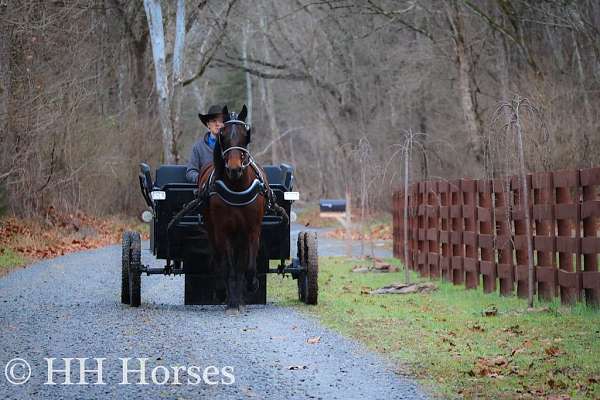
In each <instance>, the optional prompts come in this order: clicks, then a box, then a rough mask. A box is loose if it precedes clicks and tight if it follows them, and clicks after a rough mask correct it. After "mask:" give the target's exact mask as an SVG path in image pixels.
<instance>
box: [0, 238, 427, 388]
mask: <svg viewBox="0 0 600 400" xmlns="http://www.w3.org/2000/svg"><path fill="white" fill-rule="evenodd" d="M144 247H147V244H146V245H145V246H144ZM119 260H120V247H119V246H111V247H106V248H103V249H98V250H93V251H87V252H82V253H75V254H70V255H67V256H63V257H59V258H56V259H52V260H48V261H44V262H39V263H36V264H34V265H31V266H29V267H28V268H25V269H19V270H17V271H14V272H13V273H11V274H9V275H8V276H5V277H4V278H1V279H0V307H1V308H0V343H1V344H2V346H1V348H0V398H2V399H12V398H15V399H16V398H18V399H25V398H27V399H30V398H34V399H36V398H61V399H75V398H77V399H83V398H88V399H91V398H94V399H99V398H132V399H133V398H144V399H154V398H160V399H170V398H177V399H188V398H189V399H198V398H215V399H246V398H248V399H305V398H323V399H404V398H407V399H408V398H410V399H415V398H418V399H421V398H425V395H424V394H423V392H422V391H421V390H420V389H419V388H418V386H417V385H416V384H415V383H414V382H412V381H410V380H408V379H406V378H404V377H401V376H399V375H397V374H395V373H394V372H393V366H392V365H390V364H388V363H387V362H386V361H385V360H383V359H382V358H380V357H379V356H377V355H374V354H372V353H369V352H368V351H366V350H365V349H364V348H362V347H361V346H360V345H359V344H357V343H355V342H353V341H351V340H348V339H346V338H343V337H341V336H340V335H338V334H337V333H335V332H332V331H331V330H328V329H326V328H324V327H322V326H320V325H319V324H318V323H317V322H316V321H315V320H314V319H312V318H311V317H308V316H306V315H303V314H302V313H299V312H296V311H294V310H290V309H287V308H283V307H279V306H276V305H273V304H268V305H266V306H249V307H248V310H247V313H246V314H242V315H239V316H226V315H225V313H224V308H223V307H221V306H184V305H183V278H182V277H176V278H172V277H162V276H152V277H143V278H142V306H141V307H140V308H139V309H132V308H129V307H128V306H123V305H121V304H120V302H119V289H120V265H119ZM142 260H143V262H145V263H150V262H151V261H152V260H153V258H152V257H151V255H150V254H149V252H148V251H143V254H142ZM154 264H156V265H157V266H158V263H156V262H154ZM317 336H319V337H320V340H319V342H318V343H314V344H311V343H307V339H309V338H314V337H317ZM15 357H20V358H22V359H24V360H25V361H27V362H28V364H29V365H30V369H31V377H30V379H29V380H28V381H27V382H25V383H24V384H21V385H14V384H11V383H10V382H9V380H8V378H9V377H10V378H11V379H12V380H13V381H14V380H16V379H17V378H19V377H22V376H23V375H24V374H25V375H26V372H27V369H26V368H25V367H23V365H16V366H15V365H14V364H10V365H9V364H8V363H9V360H11V359H13V358H15ZM50 357H53V358H56V360H54V361H53V365H52V366H53V368H54V369H64V368H65V361H64V360H63V358H66V357H72V358H76V357H80V358H82V357H87V358H89V359H88V360H85V363H84V365H83V366H84V368H85V369H97V361H95V360H94V359H93V358H105V360H104V361H103V362H102V382H103V383H104V384H100V385H94V384H92V383H96V382H97V379H98V378H97V374H96V373H95V372H88V373H85V371H84V379H85V381H84V383H87V384H83V385H75V384H74V385H63V384H62V383H64V381H65V373H64V372H54V373H52V374H48V361H46V360H45V359H44V358H50ZM127 357H129V358H131V360H129V361H128V362H127V366H126V367H125V366H124V365H123V364H124V361H123V360H121V358H127ZM138 358H147V360H146V361H145V365H144V367H143V368H142V367H141V365H140V362H141V361H140V360H139V359H138ZM71 369H72V371H71V380H72V382H74V383H77V382H79V379H80V372H81V370H80V362H79V361H78V360H73V361H72V363H71ZM127 370H130V371H129V373H128V371H127ZM131 370H144V372H145V375H146V376H145V381H146V382H147V383H148V384H146V385H142V384H140V382H144V379H142V377H141V373H140V372H132V371H131ZM124 372H125V374H126V375H127V381H128V382H129V384H121V383H122V382H123V373H124ZM153 374H154V375H153ZM49 375H50V376H51V380H52V381H53V382H54V383H57V384H56V385H47V384H45V383H46V382H47V381H48V379H49V377H48V376H49ZM162 382H166V384H164V385H161V384H160V383H162ZM178 382H179V383H180V384H177V383H178ZM212 383H216V384H212Z"/></svg>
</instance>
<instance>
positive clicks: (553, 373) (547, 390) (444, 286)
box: [269, 257, 600, 399]
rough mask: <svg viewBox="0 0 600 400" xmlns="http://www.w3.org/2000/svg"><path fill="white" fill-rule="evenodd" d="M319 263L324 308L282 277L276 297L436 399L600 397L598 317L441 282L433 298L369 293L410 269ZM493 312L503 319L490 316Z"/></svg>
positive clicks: (275, 281)
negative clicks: (303, 300)
mask: <svg viewBox="0 0 600 400" xmlns="http://www.w3.org/2000/svg"><path fill="white" fill-rule="evenodd" d="M319 262H320V265H319V268H320V276H319V288H320V290H319V304H318V305H317V306H314V307H309V306H304V305H301V304H299V302H298V301H297V297H296V281H293V280H292V279H284V280H282V279H281V277H277V276H271V277H270V278H269V279H270V280H271V281H270V282H269V285H270V286H269V297H270V299H271V300H272V301H275V302H277V303H280V304H283V305H287V306H292V307H297V308H298V309H299V310H301V311H303V312H308V313H311V314H314V315H316V316H317V317H318V318H319V319H320V320H321V321H322V323H323V324H324V325H326V326H328V327H330V328H332V329H334V330H337V331H339V332H341V333H342V334H344V335H347V336H350V337H353V338H355V339H358V340H359V341H361V342H363V343H364V344H365V345H366V346H368V347H369V348H371V349H372V350H375V351H378V352H380V353H383V354H384V355H386V356H387V357H389V358H390V359H392V360H394V361H395V362H397V365H398V372H399V373H401V374H404V373H407V374H410V375H411V376H414V377H417V378H418V379H419V380H420V381H421V383H422V384H423V385H424V386H425V387H427V388H428V389H429V390H430V391H431V392H432V393H433V394H435V395H438V396H440V397H444V398H460V397H465V398H474V397H476V398H493V399H502V398H506V399H509V398H510V399H513V398H546V397H548V396H551V395H554V396H569V397H570V398H600V312H597V311H594V310H591V309H588V308H586V307H585V306H584V305H577V306H575V307H572V308H565V307H562V306H560V304H559V303H557V302H554V303H544V304H537V305H536V306H537V309H534V311H528V310H527V309H526V307H527V305H526V301H525V300H522V299H518V298H516V297H500V296H498V295H495V294H483V293H482V292H481V289H479V290H465V289H464V287H462V286H453V285H452V284H448V283H444V282H441V281H437V282H436V283H437V284H438V286H439V290H437V291H435V292H433V293H431V294H410V295H379V296H375V295H368V294H364V293H365V292H368V290H370V289H375V288H378V287H381V286H384V285H386V284H389V283H391V282H402V281H403V272H397V273H386V274H381V273H379V274H378V273H367V274H357V273H352V272H350V270H351V268H352V267H353V266H354V265H355V264H356V263H357V261H352V260H348V259H345V258H339V257H335V258H334V257H323V258H320V261H319ZM392 263H395V264H396V265H398V263H397V261H395V260H394V261H392ZM412 279H413V281H416V280H419V278H418V277H417V276H416V275H414V274H413V276H412ZM491 309H497V314H496V315H495V316H488V317H486V316H484V313H483V312H484V311H485V310H491ZM558 398H560V397H558Z"/></svg>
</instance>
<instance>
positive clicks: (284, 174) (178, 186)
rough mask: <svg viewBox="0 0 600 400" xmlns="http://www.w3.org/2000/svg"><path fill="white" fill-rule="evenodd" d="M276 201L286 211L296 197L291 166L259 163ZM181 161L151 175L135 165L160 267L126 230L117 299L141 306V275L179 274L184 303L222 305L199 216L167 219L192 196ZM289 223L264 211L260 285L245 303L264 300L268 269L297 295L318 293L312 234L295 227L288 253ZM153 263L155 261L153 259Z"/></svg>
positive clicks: (313, 299)
mask: <svg viewBox="0 0 600 400" xmlns="http://www.w3.org/2000/svg"><path fill="white" fill-rule="evenodd" d="M264 171H265V172H266V174H267V177H268V181H269V186H270V188H271V189H272V191H273V194H274V197H275V199H276V202H277V204H278V205H279V206H281V207H283V209H284V210H285V211H286V212H287V215H290V211H291V206H292V203H293V202H294V201H295V200H298V197H299V194H298V192H294V191H293V185H294V170H293V167H291V166H290V165H287V164H280V165H267V166H264ZM185 173H186V167H185V166H183V165H162V166H160V167H159V168H157V169H156V171H155V179H154V180H153V179H152V174H151V170H150V167H149V166H148V165H147V164H145V163H142V164H140V174H139V183H140V189H141V191H142V195H143V197H144V200H145V201H146V204H147V205H148V207H149V210H148V212H145V215H146V217H145V218H144V219H145V221H146V222H148V223H149V224H150V251H151V252H152V254H153V255H154V256H155V257H156V259H157V260H164V261H165V264H164V266H161V267H156V266H151V265H147V264H144V263H142V259H141V239H140V234H139V232H131V231H128V232H125V233H124V234H123V238H122V270H121V302H122V303H123V304H129V305H131V306H132V307H137V306H139V305H140V301H141V276H142V275H144V274H145V275H147V276H148V275H184V279H185V290H184V293H185V294H184V297H185V298H184V302H185V304H223V303H224V302H225V297H226V290H225V285H224V280H223V278H222V275H221V274H220V271H217V270H215V268H214V267H213V265H211V246H210V243H209V241H208V237H207V234H206V230H205V229H204V227H203V220H202V215H200V213H199V212H197V211H196V212H194V211H190V212H189V213H185V214H184V215H183V216H182V217H181V218H177V219H176V220H174V221H173V222H174V223H173V224H171V225H172V226H171V227H169V223H170V222H171V221H172V220H173V217H174V215H175V214H177V213H179V212H180V211H181V210H183V209H184V206H185V205H186V204H189V203H190V202H191V201H192V200H193V199H194V198H195V197H196V195H197V190H198V187H197V186H196V185H195V184H191V183H188V182H187V181H186V177H185ZM290 229H291V226H290V222H289V220H286V219H285V218H282V216H280V215H271V214H268V213H267V214H265V215H264V217H263V221H262V227H261V239H260V250H259V255H258V258H257V278H258V281H259V288H258V290H257V291H255V292H254V293H252V294H247V295H246V298H245V303H246V304H265V303H266V300H267V274H268V273H278V274H289V275H291V276H292V278H293V279H296V280H297V283H298V298H299V300H300V301H302V302H304V303H306V304H316V303H317V297H318V285H317V277H318V258H317V235H316V233H315V232H304V231H302V232H299V233H298V237H297V241H296V245H297V256H296V257H293V258H292V257H291V252H290V240H291V239H290V233H291V232H290ZM154 264H156V263H154Z"/></svg>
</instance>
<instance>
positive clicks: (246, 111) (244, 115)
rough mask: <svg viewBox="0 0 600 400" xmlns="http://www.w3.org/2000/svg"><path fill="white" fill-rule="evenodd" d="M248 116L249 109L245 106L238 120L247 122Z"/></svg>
mask: <svg viewBox="0 0 600 400" xmlns="http://www.w3.org/2000/svg"><path fill="white" fill-rule="evenodd" d="M247 115H248V109H247V108H246V105H245V104H244V106H243V107H242V111H240V113H239V114H238V117H237V119H239V120H240V121H244V122H246V116H247Z"/></svg>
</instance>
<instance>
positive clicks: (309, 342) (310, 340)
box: [306, 336, 321, 344]
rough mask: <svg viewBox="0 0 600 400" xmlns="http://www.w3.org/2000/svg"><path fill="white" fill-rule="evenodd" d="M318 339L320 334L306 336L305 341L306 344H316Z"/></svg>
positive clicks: (319, 339)
mask: <svg viewBox="0 0 600 400" xmlns="http://www.w3.org/2000/svg"><path fill="white" fill-rule="evenodd" d="M320 341H321V336H315V337H311V338H308V339H307V340H306V343H308V344H317V343H319V342H320Z"/></svg>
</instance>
